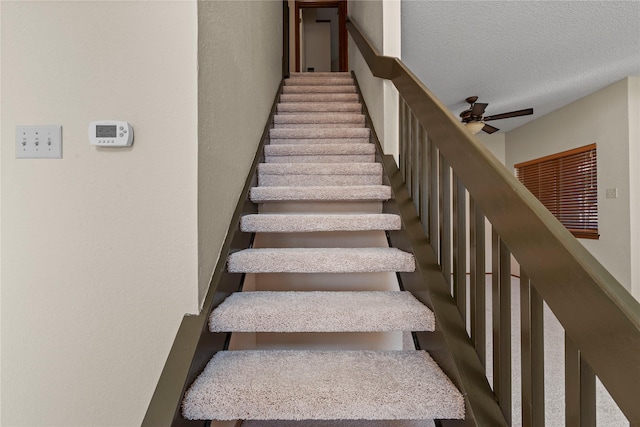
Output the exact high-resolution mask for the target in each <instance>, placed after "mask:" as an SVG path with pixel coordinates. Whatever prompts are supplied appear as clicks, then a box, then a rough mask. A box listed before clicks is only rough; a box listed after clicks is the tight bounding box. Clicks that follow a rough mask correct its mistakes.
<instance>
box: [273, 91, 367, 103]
mask: <svg viewBox="0 0 640 427" xmlns="http://www.w3.org/2000/svg"><path fill="white" fill-rule="evenodd" d="M358 100H359V99H358V94H357V93H283V94H282V95H280V102H358Z"/></svg>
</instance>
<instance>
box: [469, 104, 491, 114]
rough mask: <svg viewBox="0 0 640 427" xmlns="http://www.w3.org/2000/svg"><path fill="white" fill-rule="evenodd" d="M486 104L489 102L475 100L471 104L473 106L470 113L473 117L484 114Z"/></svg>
mask: <svg viewBox="0 0 640 427" xmlns="http://www.w3.org/2000/svg"><path fill="white" fill-rule="evenodd" d="M487 105H489V104H484V103H482V102H476V103H475V104H473V107H472V108H471V115H472V116H474V117H482V115H483V114H484V110H486V109H487Z"/></svg>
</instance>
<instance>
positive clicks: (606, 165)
mask: <svg viewBox="0 0 640 427" xmlns="http://www.w3.org/2000/svg"><path fill="white" fill-rule="evenodd" d="M628 88H629V79H624V80H621V81H619V82H617V83H614V84H612V85H610V86H608V87H606V88H604V89H602V90H600V91H598V92H595V93H593V94H591V95H588V96H586V97H584V98H582V99H580V100H578V101H575V102H573V103H572V104H569V105H567V106H566V107H563V108H561V109H559V110H557V111H555V112H553V113H551V114H548V115H546V116H543V117H541V118H539V119H536V120H534V121H531V122H529V123H527V124H525V125H524V126H521V127H519V128H517V129H514V130H513V131H511V132H509V133H507V135H506V165H507V168H509V170H513V165H514V164H517V163H520V162H523V161H527V160H531V159H536V158H539V157H543V156H546V155H549V154H554V153H557V152H561V151H565V150H569V149H572V148H576V147H581V146H584V145H588V144H592V143H596V144H597V147H598V150H597V151H598V152H597V154H598V217H599V220H598V228H599V232H600V239H599V240H588V239H580V242H581V243H582V244H583V245H584V246H585V247H586V248H587V249H588V250H589V251H590V252H591V253H592V254H593V255H594V256H595V257H596V258H597V259H598V260H599V261H600V262H601V263H602V264H603V265H604V267H605V268H607V269H608V270H609V271H610V272H611V274H613V276H614V277H615V278H616V279H617V280H618V281H620V282H621V283H622V285H623V286H625V287H626V288H627V289H628V290H631V258H630V253H631V252H630V251H631V242H630V239H631V238H630V191H631V188H630V174H629V160H628V159H629V154H630V148H629V147H630V144H629V143H630V140H629V103H628ZM607 188H617V189H618V197H617V198H615V199H607V198H605V190H606V189H607ZM636 297H638V296H637V295H636Z"/></svg>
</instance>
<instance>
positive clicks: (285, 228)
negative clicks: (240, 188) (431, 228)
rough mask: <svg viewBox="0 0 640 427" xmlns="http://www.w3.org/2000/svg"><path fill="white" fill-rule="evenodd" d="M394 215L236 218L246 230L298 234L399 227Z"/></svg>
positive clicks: (396, 216)
mask: <svg viewBox="0 0 640 427" xmlns="http://www.w3.org/2000/svg"><path fill="white" fill-rule="evenodd" d="M401 227H402V222H401V220H400V216H398V215H394V214H342V215H340V214H334V215H316V214H297V215H296V214H250V215H244V216H243V217H242V218H241V219H240V230H241V231H244V232H248V233H299V232H317V231H369V230H399V229H400V228H401Z"/></svg>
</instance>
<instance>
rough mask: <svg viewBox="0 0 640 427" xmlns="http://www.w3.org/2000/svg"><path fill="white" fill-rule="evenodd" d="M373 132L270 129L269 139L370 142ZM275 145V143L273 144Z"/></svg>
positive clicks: (359, 130) (330, 129)
mask: <svg viewBox="0 0 640 427" xmlns="http://www.w3.org/2000/svg"><path fill="white" fill-rule="evenodd" d="M370 135H371V130H370V129H369V128H364V127H362V128H339V129H332V128H306V129H286V128H285V129H270V130H269V137H270V138H272V140H273V139H281V140H282V139H294V140H301V139H302V140H313V139H354V138H359V139H360V140H365V141H367V142H369V136H370ZM272 143H273V142H272Z"/></svg>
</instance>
